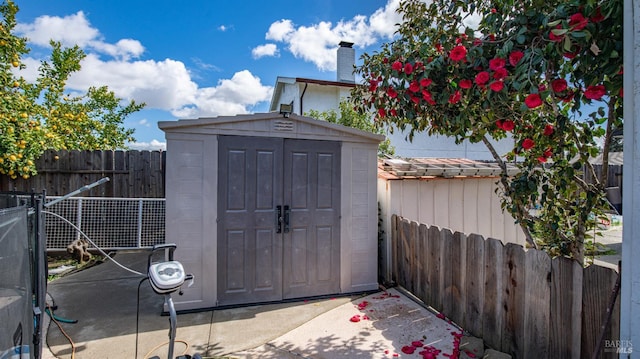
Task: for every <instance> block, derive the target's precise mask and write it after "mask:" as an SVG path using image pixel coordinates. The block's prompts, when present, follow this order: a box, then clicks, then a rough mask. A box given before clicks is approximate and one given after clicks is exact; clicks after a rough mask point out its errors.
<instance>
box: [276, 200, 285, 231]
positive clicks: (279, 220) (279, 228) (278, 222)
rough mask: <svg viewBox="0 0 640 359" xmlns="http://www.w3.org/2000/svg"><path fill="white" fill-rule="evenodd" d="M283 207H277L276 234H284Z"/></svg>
mask: <svg viewBox="0 0 640 359" xmlns="http://www.w3.org/2000/svg"><path fill="white" fill-rule="evenodd" d="M282 220H283V219H282V206H276V233H282Z"/></svg>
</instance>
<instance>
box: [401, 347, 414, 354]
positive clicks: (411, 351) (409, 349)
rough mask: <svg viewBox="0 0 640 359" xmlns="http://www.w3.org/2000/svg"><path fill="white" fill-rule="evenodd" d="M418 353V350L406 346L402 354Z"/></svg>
mask: <svg viewBox="0 0 640 359" xmlns="http://www.w3.org/2000/svg"><path fill="white" fill-rule="evenodd" d="M415 351H416V348H415V347H413V346H410V345H405V346H403V347H402V352H403V353H405V354H413V352H415Z"/></svg>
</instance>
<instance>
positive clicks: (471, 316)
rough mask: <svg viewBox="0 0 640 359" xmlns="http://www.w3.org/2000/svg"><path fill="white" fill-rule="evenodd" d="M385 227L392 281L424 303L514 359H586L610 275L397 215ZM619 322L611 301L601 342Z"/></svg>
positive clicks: (601, 317) (616, 332) (604, 304)
mask: <svg viewBox="0 0 640 359" xmlns="http://www.w3.org/2000/svg"><path fill="white" fill-rule="evenodd" d="M392 222H393V223H392V246H393V276H394V278H393V279H394V280H395V281H396V283H398V284H399V285H400V286H402V287H404V288H405V289H407V290H409V291H410V292H411V293H413V294H414V295H415V296H416V297H418V298H419V299H421V300H422V301H423V302H424V303H425V304H427V305H429V306H431V307H433V308H434V309H436V310H438V311H440V312H441V313H443V314H444V315H446V316H447V317H448V318H450V319H451V320H452V321H453V322H455V323H457V324H458V325H460V326H461V327H462V328H463V329H465V330H467V331H469V332H470V333H471V334H472V335H474V336H476V337H479V338H483V339H484V341H485V343H486V344H487V345H488V346H489V347H491V348H494V349H497V350H500V351H503V352H506V353H509V354H511V355H512V356H513V357H514V358H590V357H591V354H592V352H593V351H594V350H595V348H596V344H597V341H598V338H599V335H600V333H601V325H602V323H603V322H604V320H605V316H606V312H607V307H608V305H609V301H610V296H611V292H612V288H613V287H614V284H615V282H616V279H617V276H618V273H617V272H616V271H614V270H612V269H610V268H604V267H600V266H595V265H592V266H589V267H587V268H584V269H583V267H582V266H581V265H580V264H579V263H578V262H576V261H573V260H570V259H567V258H553V259H552V258H551V257H549V255H548V254H546V253H545V252H543V251H539V250H531V249H530V250H526V251H525V250H524V249H523V247H522V246H520V245H516V244H512V243H510V244H507V245H503V244H502V242H500V241H499V240H496V239H492V238H489V239H486V240H485V239H484V238H483V237H482V236H480V235H475V234H471V235H465V234H462V233H459V232H455V233H451V231H450V230H448V229H440V228H438V227H436V226H427V225H424V224H419V223H417V222H412V221H409V220H406V219H403V218H401V217H398V216H393V218H392ZM619 318H620V301H619V299H618V300H616V305H615V308H614V311H613V315H612V320H611V323H610V325H608V326H607V327H606V332H605V335H604V339H606V340H617V339H618V338H619V327H620V323H619ZM601 354H602V356H601V357H616V358H617V354H616V353H615V352H613V350H611V351H607V350H601Z"/></svg>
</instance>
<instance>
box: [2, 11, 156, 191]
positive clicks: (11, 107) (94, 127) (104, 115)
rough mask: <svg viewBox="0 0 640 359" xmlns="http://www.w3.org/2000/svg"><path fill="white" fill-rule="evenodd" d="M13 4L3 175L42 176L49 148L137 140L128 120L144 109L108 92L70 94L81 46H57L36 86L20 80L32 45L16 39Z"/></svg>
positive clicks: (6, 39) (7, 33)
mask: <svg viewBox="0 0 640 359" xmlns="http://www.w3.org/2000/svg"><path fill="white" fill-rule="evenodd" d="M17 12H18V7H17V6H16V5H15V4H14V3H13V2H12V1H7V2H3V3H2V4H1V5H0V14H1V15H2V19H1V22H0V92H1V93H0V174H6V175H8V176H10V177H11V178H13V179H15V178H17V177H18V176H21V177H23V178H25V179H26V178H29V176H32V175H34V174H36V173H37V172H36V168H35V166H34V163H35V160H36V159H37V158H38V157H40V155H41V154H42V153H43V152H44V151H45V150H46V149H69V150H72V149H78V150H89V149H116V148H123V147H124V145H125V143H126V142H127V141H132V140H133V137H132V135H133V130H132V129H126V128H125V127H124V126H123V123H124V119H125V118H126V117H127V116H128V115H129V114H131V113H133V112H136V111H139V110H140V109H142V108H143V107H144V104H136V103H135V102H134V101H131V102H129V103H128V104H126V105H124V106H123V105H121V100H120V99H119V98H117V97H116V96H115V94H114V93H113V92H111V91H109V89H108V88H107V87H92V88H90V89H89V90H88V91H87V92H86V93H85V94H73V95H72V94H71V93H70V92H69V91H67V90H66V88H65V86H66V82H67V80H68V78H69V76H70V75H71V74H72V73H74V72H76V71H79V70H80V61H81V60H82V59H83V58H84V57H85V54H84V52H83V51H82V50H81V49H80V48H79V47H78V46H75V47H73V48H62V46H61V45H60V44H59V43H56V42H52V43H51V46H52V53H51V57H50V60H49V61H43V62H42V64H41V66H40V68H39V76H38V79H37V81H36V82H35V83H28V82H27V81H25V79H24V78H22V77H19V76H18V74H19V71H17V70H19V69H22V68H24V65H23V64H22V63H21V58H22V56H24V55H25V54H27V53H28V52H29V49H28V48H27V45H26V43H27V40H26V39H25V38H21V37H18V36H16V35H15V34H14V33H13V30H14V28H15V26H16V20H15V15H16V13H17Z"/></svg>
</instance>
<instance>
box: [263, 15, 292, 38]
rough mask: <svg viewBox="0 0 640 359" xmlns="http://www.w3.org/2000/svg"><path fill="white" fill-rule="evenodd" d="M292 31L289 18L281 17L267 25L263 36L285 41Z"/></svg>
mask: <svg viewBox="0 0 640 359" xmlns="http://www.w3.org/2000/svg"><path fill="white" fill-rule="evenodd" d="M294 31H295V29H294V27H293V23H292V22H291V20H285V19H282V20H280V21H276V22H274V23H273V24H271V26H269V31H267V34H266V36H265V38H266V39H267V40H273V41H285V40H287V38H288V37H289V35H290V34H291V33H292V32H294Z"/></svg>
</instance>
